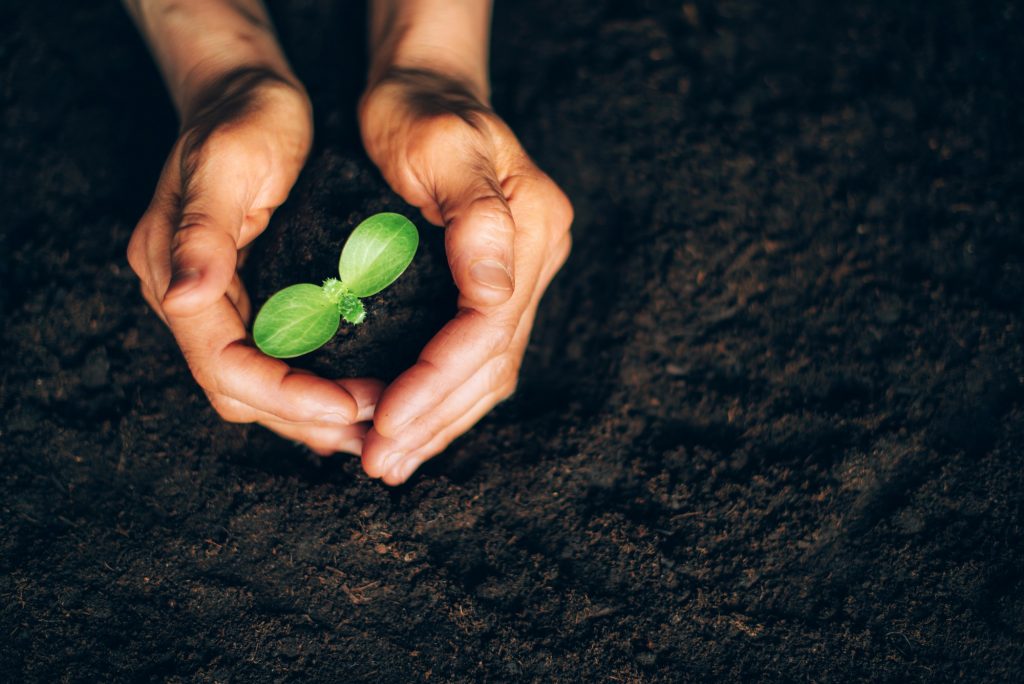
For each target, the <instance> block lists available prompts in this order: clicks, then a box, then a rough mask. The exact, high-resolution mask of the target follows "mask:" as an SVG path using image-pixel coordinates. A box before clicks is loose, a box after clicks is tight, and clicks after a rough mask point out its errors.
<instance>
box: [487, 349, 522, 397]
mask: <svg viewBox="0 0 1024 684" xmlns="http://www.w3.org/2000/svg"><path fill="white" fill-rule="evenodd" d="M518 382H519V359H517V358H515V357H514V356H513V355H511V354H502V355H501V356H499V357H498V358H497V359H495V360H494V362H493V365H492V367H491V369H490V378H488V387H489V388H490V391H491V392H494V393H495V394H497V395H498V396H500V397H501V399H507V398H508V397H509V396H511V395H512V393H513V392H515V388H516V384H517V383H518Z"/></svg>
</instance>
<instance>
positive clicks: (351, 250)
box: [338, 212, 420, 297]
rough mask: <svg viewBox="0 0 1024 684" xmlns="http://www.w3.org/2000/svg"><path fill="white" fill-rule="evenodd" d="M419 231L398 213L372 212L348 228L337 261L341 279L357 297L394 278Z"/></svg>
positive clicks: (413, 249) (410, 253) (409, 255)
mask: <svg viewBox="0 0 1024 684" xmlns="http://www.w3.org/2000/svg"><path fill="white" fill-rule="evenodd" d="M419 243H420V235H419V233H418V232H417V231H416V226H414V225H413V223H412V221H410V220H409V219H407V218H405V217H404V216H402V215H401V214H393V213H390V212H385V213H382V214H374V215H373V216H371V217H370V218H368V219H366V220H365V221H363V222H362V223H360V224H359V225H358V226H356V229H355V230H353V231H352V235H350V236H349V238H348V241H347V242H346V243H345V247H344V248H343V249H342V250H341V259H340V260H339V261H338V275H340V276H341V282H343V283H345V286H346V287H347V288H348V289H349V291H350V292H352V294H354V295H356V296H357V297H369V296H370V295H373V294H377V293H378V292H380V291H381V290H383V289H384V288H385V287H387V286H388V285H390V284H391V283H393V282H395V280H396V279H397V278H398V276H400V275H402V272H403V271H405V269H406V268H408V267H409V264H410V263H411V262H412V258H413V257H414V256H416V248H417V247H418V246H419Z"/></svg>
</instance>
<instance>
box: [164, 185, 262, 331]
mask: <svg viewBox="0 0 1024 684" xmlns="http://www.w3.org/2000/svg"><path fill="white" fill-rule="evenodd" d="M226 194H227V193H224V192H217V190H216V189H215V188H211V189H202V190H198V191H193V192H191V193H190V195H191V196H189V197H187V198H186V200H185V204H184V206H183V207H182V211H181V218H180V219H179V221H178V225H177V229H176V230H175V232H174V235H173V237H172V240H171V255H170V256H171V281H170V285H169V287H168V289H167V292H166V294H164V298H163V302H162V306H163V309H164V311H165V312H167V313H168V314H171V315H175V316H191V315H194V314H196V313H199V312H200V311H202V310H203V309H205V308H207V307H209V306H212V305H213V304H214V303H215V302H216V301H217V300H218V299H220V298H221V297H223V296H224V293H225V292H226V291H227V289H228V287H229V285H230V284H231V281H232V279H233V278H234V277H235V268H236V266H237V262H238V240H239V236H240V234H241V229H242V223H243V220H244V219H245V211H244V209H242V207H241V206H239V204H238V202H237V200H234V199H233V198H230V197H227V196H224V195H226Z"/></svg>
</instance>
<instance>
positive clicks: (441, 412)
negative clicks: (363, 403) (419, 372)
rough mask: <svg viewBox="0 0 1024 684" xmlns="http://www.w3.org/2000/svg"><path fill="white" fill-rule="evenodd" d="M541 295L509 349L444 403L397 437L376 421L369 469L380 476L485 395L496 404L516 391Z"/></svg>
mask: <svg viewBox="0 0 1024 684" xmlns="http://www.w3.org/2000/svg"><path fill="white" fill-rule="evenodd" d="M537 299H538V301H536V302H534V304H533V305H532V306H531V307H530V308H529V309H528V310H527V311H526V313H525V314H524V316H523V319H522V321H521V324H520V326H519V328H518V330H517V331H516V334H515V337H514V338H513V341H512V344H511V345H510V348H509V350H508V351H507V352H506V353H504V354H501V355H499V356H497V357H495V358H494V359H492V360H491V361H489V362H488V363H486V364H485V365H484V366H483V368H481V369H480V370H478V371H477V372H476V373H474V374H473V375H472V376H471V377H470V378H469V379H468V380H467V381H466V382H464V383H463V384H462V385H461V386H459V387H458V388H457V389H455V390H454V391H453V392H452V393H451V394H449V395H448V397H446V398H445V399H444V400H443V401H442V402H441V403H440V404H438V405H437V406H436V407H434V408H433V409H431V410H430V411H428V412H426V413H424V414H423V415H422V416H421V417H419V418H417V419H415V420H413V421H411V422H410V423H409V424H407V425H406V426H405V427H404V428H403V429H402V430H401V431H400V432H399V433H398V434H396V435H394V436H393V438H387V437H384V435H382V434H380V431H379V429H377V428H376V423H375V429H374V431H373V432H372V433H371V434H374V435H375V436H374V438H373V439H372V440H370V441H369V442H368V443H367V444H366V446H364V448H363V467H364V469H366V470H367V473H370V472H371V471H372V472H373V473H375V475H373V476H374V477H380V476H381V475H383V474H384V473H386V472H388V471H389V470H391V469H393V468H394V466H395V464H396V463H397V462H398V461H401V460H404V459H405V457H406V456H407V455H408V454H409V453H412V452H416V451H418V450H420V449H421V448H422V447H423V446H424V445H425V444H428V443H430V442H431V441H432V440H433V439H434V438H435V437H436V436H437V435H438V434H441V433H442V432H444V431H445V430H447V429H448V427H449V426H450V425H453V424H457V423H459V422H460V421H461V418H462V416H464V415H466V414H468V413H469V412H470V411H471V410H472V409H473V407H474V406H477V405H478V403H479V400H480V398H481V397H483V396H493V397H494V402H493V403H492V404H491V407H492V408H493V407H494V405H495V404H497V403H498V402H499V401H501V400H503V399H505V398H507V397H509V396H510V395H511V394H512V392H513V391H514V390H515V386H516V382H517V378H518V375H519V364H520V363H521V362H522V358H523V353H524V352H525V351H526V345H527V343H528V342H529V339H530V330H531V329H532V327H533V320H534V316H535V315H536V312H537V304H538V303H539V297H538V298H537ZM434 453H437V452H434Z"/></svg>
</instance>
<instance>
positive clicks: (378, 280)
mask: <svg viewBox="0 0 1024 684" xmlns="http://www.w3.org/2000/svg"><path fill="white" fill-rule="evenodd" d="M419 242H420V235H419V233H418V232H416V226H414V225H413V224H412V221H410V220H409V219H407V218H405V217H404V216H402V215H401V214H392V213H383V214H374V215H373V216H371V217H370V218H368V219H366V220H365V221H363V222H362V223H360V224H359V225H358V226H356V229H355V230H354V231H352V235H350V236H349V238H348V240H347V241H346V242H345V246H344V247H343V248H342V250H341V259H340V260H339V261H338V275H340V276H341V279H340V280H338V279H337V278H328V279H327V280H325V281H324V284H323V286H319V285H313V284H312V283H300V284H298V285H292V286H290V287H286V288H284V289H283V290H279V291H278V292H276V293H274V295H273V296H272V297H271V298H270V299H268V300H267V303H266V304H264V305H263V308H261V309H260V312H259V313H258V314H257V315H256V321H255V323H253V326H252V336H253V340H255V342H256V346H257V347H259V348H260V350H261V351H263V353H264V354H267V355H268V356H274V357H276V358H279V359H287V358H291V357H293V356H300V355H302V354H308V353H309V352H311V351H313V350H315V349H319V348H320V347H322V346H323V345H325V344H326V343H327V341H328V340H329V339H331V338H332V337H334V333H336V332H338V327H339V326H340V325H341V319H342V318H344V319H345V320H346V321H348V322H349V323H351V324H352V325H359V324H360V323H362V322H363V319H365V318H366V310H365V309H364V308H363V302H362V301H361V299H362V298H363V297H369V296H370V295H374V294H377V293H378V292H380V291H381V290H383V289H384V288H385V287H387V286H388V285H390V284H391V283H393V282H395V280H397V279H398V276H400V275H402V273H403V272H404V271H405V269H406V268H408V267H409V264H410V263H411V262H412V258H413V256H415V255H416V248H417V247H418V246H419Z"/></svg>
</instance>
